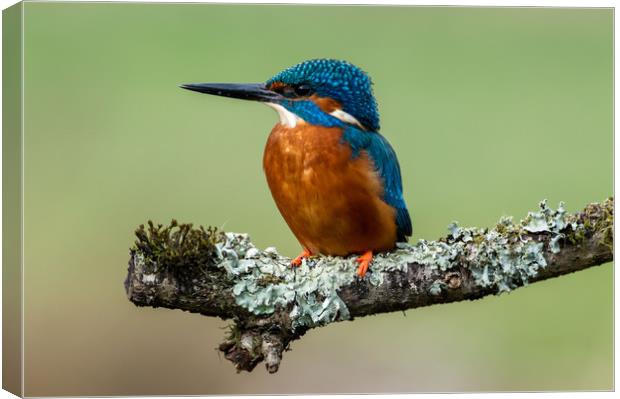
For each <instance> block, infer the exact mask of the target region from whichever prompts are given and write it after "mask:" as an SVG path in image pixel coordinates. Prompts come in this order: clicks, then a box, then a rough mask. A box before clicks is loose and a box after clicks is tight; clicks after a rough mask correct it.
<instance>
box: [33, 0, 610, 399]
mask: <svg viewBox="0 0 620 399" xmlns="http://www.w3.org/2000/svg"><path fill="white" fill-rule="evenodd" d="M612 23H613V11H612V10H611V9H545V8H527V9H518V8H503V9H497V8H496V9H489V8H447V7H446V8H425V7H344V6H248V5H201V4H62V3H26V5H25V62H26V67H25V107H26V109H25V279H26V283H25V373H26V374H25V394H26V395H28V396H40V395H114V394H125V395H129V394H150V395H155V394H166V395H169V394H231V393H318V392H332V393H340V392H421V391H488V390H494V391H497V390H500V391H503V390H609V389H611V388H612V387H613V381H612V361H613V357H612V356H613V355H612V344H613V335H612V334H613V331H612V329H613V326H612V295H613V291H612V288H613V287H612V266H611V265H609V264H608V265H604V266H601V267H596V268H592V269H589V270H586V271H583V272H579V273H576V274H573V275H569V276H565V277H562V278H558V279H554V280H551V281H545V282H541V283H537V284H535V285H533V286H531V287H529V288H526V289H521V290H518V291H516V292H513V293H510V294H508V295H502V296H500V297H491V298H485V299H483V300H479V301H475V302H468V303H455V304H450V305H441V306H433V307H430V308H423V309H418V310H414V311H408V312H407V313H406V316H404V315H403V313H394V314H385V315H379V316H374V317H367V318H363V319H359V320H356V321H355V322H345V323H337V324H334V325H331V326H328V327H326V328H321V329H317V330H313V331H310V332H308V333H307V334H306V336H305V337H304V338H303V339H302V340H301V341H297V342H295V343H294V344H293V345H292V351H291V352H287V353H286V354H285V358H284V362H283V364H282V367H281V370H280V372H279V373H277V374H276V375H269V374H267V372H266V371H265V370H264V368H263V367H262V365H261V366H259V367H258V368H257V369H256V370H255V371H254V372H253V373H251V374H248V373H242V374H236V373H235V372H234V369H233V366H232V364H231V363H230V362H228V361H227V360H225V359H224V358H223V357H220V356H218V353H217V351H216V350H215V348H216V347H217V345H218V344H219V342H220V341H221V339H222V337H223V335H224V331H223V330H222V328H223V327H224V326H225V325H226V322H224V321H221V320H216V319H212V318H206V317H203V316H199V315H194V314H189V313H184V312H181V311H173V310H165V309H150V308H137V307H135V306H133V305H132V304H131V303H130V302H129V301H128V300H127V299H126V297H125V293H124V289H123V280H124V278H125V275H126V264H127V260H128V248H129V246H130V245H131V243H132V242H133V239H134V237H133V231H134V229H135V227H136V226H137V225H139V224H140V223H144V222H145V221H146V220H148V219H153V220H155V221H160V222H167V221H169V220H170V219H171V218H177V219H179V220H180V221H187V222H193V223H196V224H204V225H215V226H220V227H223V228H224V229H225V230H228V231H237V232H247V233H249V234H250V235H251V237H252V238H253V240H254V242H255V243H256V244H257V245H258V246H260V247H265V246H269V245H275V246H277V248H278V249H279V250H280V251H281V252H283V253H285V254H287V255H294V254H296V253H297V252H298V251H299V245H298V244H297V243H296V241H295V239H294V237H293V235H292V234H291V233H290V232H289V230H288V228H287V226H286V225H285V223H284V221H283V220H282V218H281V217H280V215H279V214H278V211H277V209H276V207H275V205H274V203H273V202H272V199H271V196H270V193H269V191H268V188H267V185H266V182H265V179H264V177H263V173H262V170H261V159H262V158H261V157H262V150H263V146H264V144H265V141H266V138H267V135H268V133H269V131H270V129H271V127H272V126H273V124H274V123H275V122H276V120H277V116H276V114H275V113H274V112H273V111H272V110H270V109H268V108H267V107H264V106H262V105H259V104H253V103H248V102H241V101H234V100H230V99H223V98H216V97H210V96H204V95H198V94H196V93H191V92H187V91H183V90H180V89H179V88H177V85H178V84H180V83H187V82H196V81H215V82H218V81H222V82H227V81H230V82H255V81H264V80H266V79H267V78H269V77H270V76H271V75H273V74H275V73H276V72H278V71H279V70H281V69H283V68H285V67H288V66H290V65H293V64H295V63H297V62H300V61H302V60H305V59H310V58H317V57H330V58H340V59H346V60H349V61H351V62H353V63H355V64H357V65H359V66H361V67H362V68H363V69H364V70H366V71H367V72H368V73H369V74H370V75H371V76H372V78H373V80H374V82H375V94H376V96H377V99H378V102H379V106H380V112H381V116H382V133H383V134H384V135H385V136H387V137H388V139H389V140H390V141H391V143H392V144H393V146H394V148H395V149H396V152H397V153H398V155H399V158H400V162H401V166H402V169H403V178H404V187H405V196H406V200H407V203H408V204H409V208H410V211H411V213H412V216H413V222H414V232H415V233H414V237H413V239H412V242H415V241H417V240H418V239H420V238H425V239H435V238H437V237H439V236H441V235H443V234H444V233H445V232H446V226H447V225H448V223H450V222H451V221H453V220H458V221H459V222H460V223H462V224H463V225H478V226H487V225H491V224H493V223H494V222H495V221H497V219H498V218H499V217H500V216H501V215H514V216H515V217H517V218H520V217H523V216H524V215H525V214H526V212H527V211H528V210H532V209H535V208H536V206H537V203H538V201H539V200H541V199H543V198H548V199H549V201H550V203H551V204H553V205H554V206H555V205H556V204H557V203H558V201H560V200H563V201H566V203H567V207H568V209H569V210H571V211H576V210H578V209H580V208H581V207H583V206H584V205H585V204H587V203H588V202H593V201H599V200H603V199H604V198H606V197H608V196H610V195H612V194H613V181H612V177H613V176H612V174H613V172H612V164H613V149H612V141H613V131H612V73H613V72H612Z"/></svg>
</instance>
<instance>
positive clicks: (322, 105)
mask: <svg viewBox="0 0 620 399" xmlns="http://www.w3.org/2000/svg"><path fill="white" fill-rule="evenodd" d="M180 87H181V88H183V89H187V90H192V91H195V92H199V93H206V94H212V95H217V96H223V97H231V98H236V99H243V100H250V101H257V102H262V103H264V104H266V105H268V106H269V107H271V108H273V109H275V110H276V111H277V113H278V115H279V119H280V120H279V122H278V123H277V124H276V125H275V126H274V127H273V129H272V130H271V134H270V135H269V138H268V139H267V144H266V146H265V150H264V154H263V169H264V172H265V175H266V177H267V183H268V185H269V189H270V191H271V194H272V196H273V199H274V200H275V203H276V205H277V207H278V209H279V211H280V213H281V214H282V216H283V217H284V220H285V221H286V223H287V224H288V226H289V228H290V229H291V231H292V232H293V234H294V235H295V237H296V238H297V240H298V241H299V242H300V244H301V246H302V248H303V251H302V252H301V254H300V255H299V256H297V257H296V258H294V259H293V260H292V262H291V263H292V265H294V266H299V265H301V263H302V261H303V259H305V258H308V257H311V256H315V255H336V256H347V255H352V254H355V255H357V258H356V261H357V263H358V267H357V271H356V273H357V275H358V276H360V277H364V275H365V274H366V272H367V271H368V268H369V266H370V264H371V262H372V259H373V254H374V253H376V252H382V251H389V250H390V249H393V248H394V247H395V246H396V243H397V242H406V241H407V238H408V237H409V236H411V234H412V226H411V219H410V217H409V212H408V210H407V206H406V204H405V200H404V198H403V188H402V178H401V170H400V165H399V163H398V159H397V158H396V153H395V152H394V149H393V148H392V146H391V145H390V143H389V142H388V141H387V139H386V138H385V137H384V136H382V135H381V134H380V133H379V112H378V109H377V102H376V100H375V97H374V95H373V91H372V82H371V79H370V77H369V76H368V75H367V74H366V73H365V72H364V71H362V70H361V69H360V68H358V67H357V66H355V65H353V64H351V63H349V62H347V61H340V60H333V59H314V60H309V61H304V62H301V63H299V64H297V65H294V66H292V67H290V68H287V69H285V70H283V71H281V72H279V73H277V74H276V75H275V76H273V77H272V78H270V79H269V80H267V81H266V82H264V83H251V84H238V83H190V84H184V85H181V86H180Z"/></svg>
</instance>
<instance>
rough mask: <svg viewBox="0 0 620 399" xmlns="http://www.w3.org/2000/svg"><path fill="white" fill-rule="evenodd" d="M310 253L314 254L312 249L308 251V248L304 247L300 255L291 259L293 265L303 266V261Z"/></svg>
mask: <svg viewBox="0 0 620 399" xmlns="http://www.w3.org/2000/svg"><path fill="white" fill-rule="evenodd" d="M310 255H312V254H311V253H310V251H308V250H307V249H305V248H304V250H303V252H302V253H301V255H299V256H298V257H296V258H295V259H293V260H292V261H291V266H301V262H302V261H303V260H304V259H305V258H307V257H309V256H310Z"/></svg>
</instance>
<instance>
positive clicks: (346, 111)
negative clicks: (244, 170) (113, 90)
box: [181, 59, 379, 131]
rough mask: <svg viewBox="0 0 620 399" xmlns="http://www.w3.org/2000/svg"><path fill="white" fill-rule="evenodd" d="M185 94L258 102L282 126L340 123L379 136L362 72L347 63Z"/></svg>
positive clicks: (310, 65) (308, 64)
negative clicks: (271, 110) (277, 117)
mask: <svg viewBox="0 0 620 399" xmlns="http://www.w3.org/2000/svg"><path fill="white" fill-rule="evenodd" d="M181 87H182V88H184V89H188V90H193V91H197V92H201V93H207V94H214V95H218V96H225V97H233V98H240V99H245V100H254V101H261V102H264V103H266V104H267V105H270V106H271V107H273V108H275V109H276V110H277V111H278V113H279V114H280V119H281V122H282V123H286V124H289V125H290V126H295V125H296V124H297V123H299V122H300V121H303V122H306V123H311V124H314V125H322V126H337V125H339V124H342V123H346V124H351V125H358V126H359V127H361V128H362V129H365V130H372V131H377V130H379V113H378V111H377V103H376V101H375V98H374V96H373V94H372V83H371V81H370V78H369V77H368V75H366V73H364V71H362V70H361V69H359V68H358V67H356V66H355V65H353V64H351V63H348V62H346V61H338V60H328V59H317V60H310V61H305V62H302V63H300V64H297V65H295V66H292V67H290V68H287V69H285V70H283V71H282V72H279V73H278V74H276V75H275V76H274V77H272V78H271V79H269V80H267V82H265V83H257V84H231V83H192V84H186V85H182V86H181Z"/></svg>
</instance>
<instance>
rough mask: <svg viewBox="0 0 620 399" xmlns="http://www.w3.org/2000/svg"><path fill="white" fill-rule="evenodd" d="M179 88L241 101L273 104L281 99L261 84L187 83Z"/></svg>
mask: <svg viewBox="0 0 620 399" xmlns="http://www.w3.org/2000/svg"><path fill="white" fill-rule="evenodd" d="M179 87H181V88H182V89H187V90H191V91H197V92H199V93H205V94H213V95H216V96H222V97H232V98H240V99H242V100H252V101H263V102H275V101H277V100H278V99H281V98H282V96H281V95H280V94H278V93H276V92H275V91H271V90H269V89H267V87H265V85H264V84H263V83H247V84H239V83H188V84H184V85H181V86H179Z"/></svg>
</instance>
